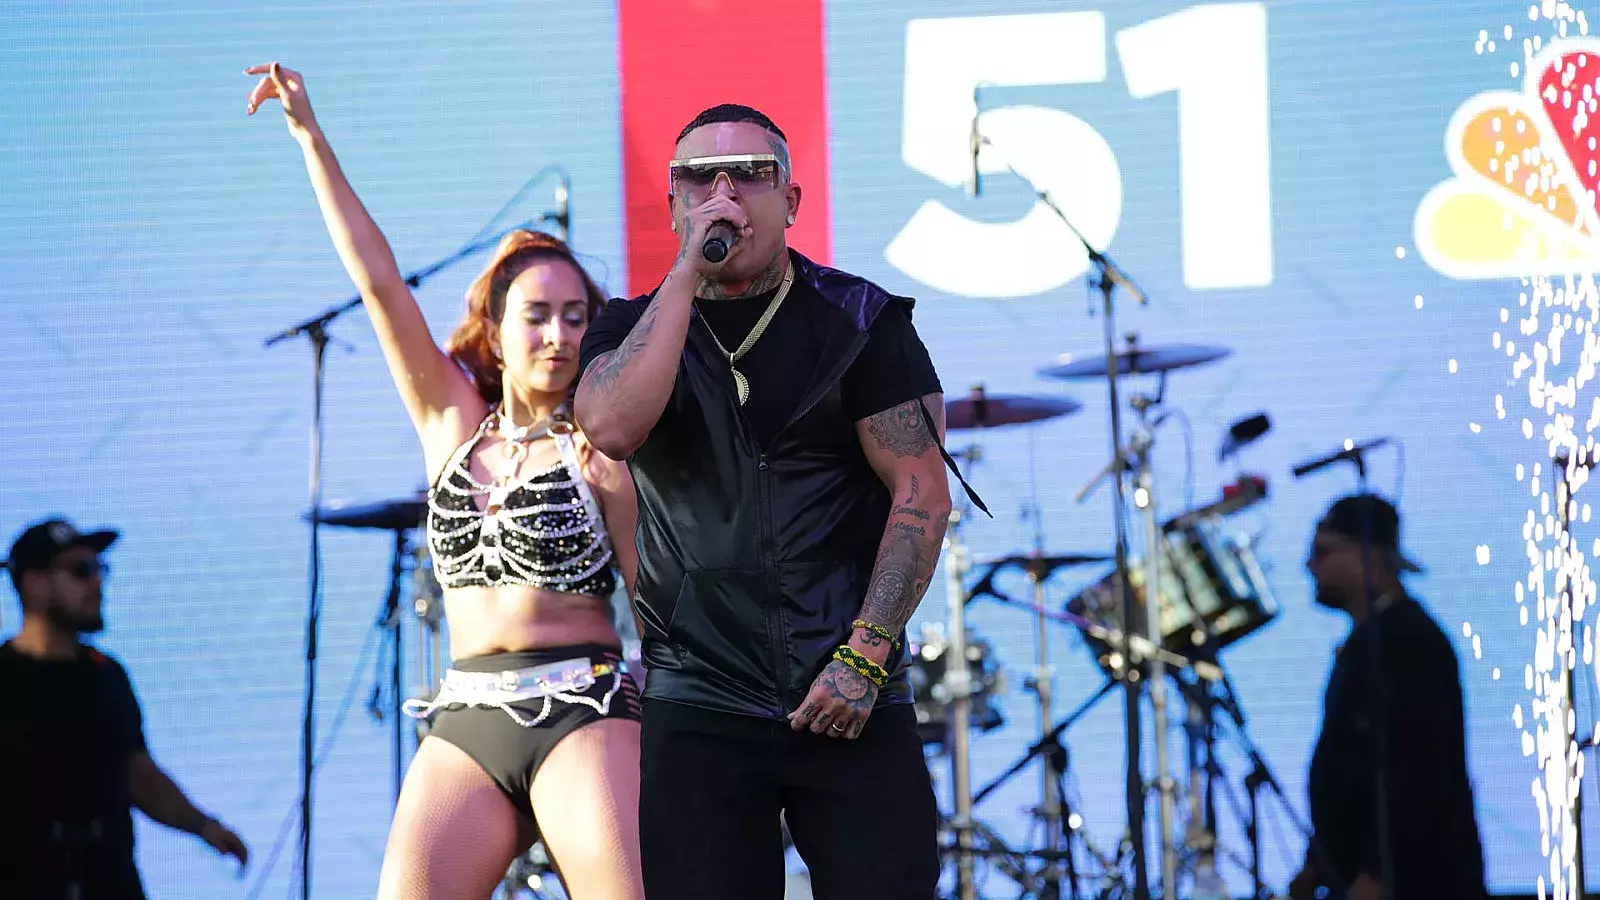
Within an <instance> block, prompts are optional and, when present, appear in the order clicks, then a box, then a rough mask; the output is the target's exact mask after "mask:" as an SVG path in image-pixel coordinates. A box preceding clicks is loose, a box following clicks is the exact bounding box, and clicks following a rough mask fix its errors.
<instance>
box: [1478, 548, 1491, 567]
mask: <svg viewBox="0 0 1600 900" xmlns="http://www.w3.org/2000/svg"><path fill="white" fill-rule="evenodd" d="M1488 564H1489V545H1488V544H1479V545H1478V565H1480V566H1487V565H1488Z"/></svg>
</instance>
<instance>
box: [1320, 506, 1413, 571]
mask: <svg viewBox="0 0 1600 900" xmlns="http://www.w3.org/2000/svg"><path fill="white" fill-rule="evenodd" d="M1369 518H1370V522H1371V526H1370V527H1371V528H1372V532H1371V534H1372V549H1373V550H1376V551H1378V552H1381V553H1387V554H1389V558H1390V559H1391V560H1393V561H1394V564H1395V566H1396V567H1397V568H1399V569H1400V570H1401V571H1404V572H1421V571H1422V567H1421V566H1419V565H1417V564H1416V563H1414V562H1412V561H1411V560H1410V559H1408V558H1406V555H1405V554H1403V553H1401V552H1400V511H1399V510H1397V509H1395V508H1394V504H1393V503H1390V502H1389V501H1387V500H1385V499H1383V498H1382V497H1379V496H1377V495H1376V494H1353V495H1351V496H1349V497H1342V498H1340V499H1339V500H1337V501H1335V502H1334V504H1333V506H1331V507H1329V508H1328V513H1327V515H1325V516H1323V517H1322V521H1320V522H1318V523H1317V527H1318V528H1321V529H1325V530H1327V531H1331V532H1333V533H1335V534H1337V535H1339V536H1340V537H1343V538H1347V539H1349V540H1352V541H1355V542H1357V543H1359V542H1360V541H1361V538H1362V535H1363V534H1364V533H1365V531H1364V530H1365V528H1366V527H1368V526H1367V522H1368V520H1369Z"/></svg>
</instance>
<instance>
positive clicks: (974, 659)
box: [906, 622, 1006, 747]
mask: <svg viewBox="0 0 1600 900" xmlns="http://www.w3.org/2000/svg"><path fill="white" fill-rule="evenodd" d="M906 650H907V654H906V663H907V664H908V665H909V666H910V671H909V673H908V677H909V679H910V681H911V690H912V697H913V707H914V709H915V710H916V713H917V733H918V734H920V735H921V736H922V742H923V743H924V744H928V745H938V746H940V747H943V746H944V744H945V741H946V739H947V738H948V737H949V731H950V723H949V715H948V709H949V703H950V690H949V688H948V687H947V686H946V685H945V683H944V678H945V672H946V670H947V668H948V667H949V664H950V656H949V651H950V641H949V639H948V638H947V637H946V636H945V631H944V626H943V625H942V624H941V623H932V622H930V623H927V624H924V625H923V626H922V640H921V641H910V642H908V644H907V646H906ZM967 673H968V678H970V679H971V685H972V696H971V697H970V700H971V704H972V705H971V723H972V727H973V728H975V729H977V730H979V731H993V730H994V729H996V728H999V727H1000V726H1001V725H1004V724H1005V721H1006V720H1005V715H1004V714H1002V713H1001V711H1000V708H999V707H998V706H996V705H995V704H994V703H993V702H992V701H993V699H994V697H995V696H996V695H998V694H1000V693H1003V692H1004V690H1005V679H1004V676H1003V675H1002V673H1001V671H1000V665H999V662H998V660H996V658H995V656H994V654H993V651H992V649H991V648H990V646H989V642H988V641H986V640H983V639H982V638H978V637H975V636H973V634H972V632H971V630H970V629H969V630H968V632H967Z"/></svg>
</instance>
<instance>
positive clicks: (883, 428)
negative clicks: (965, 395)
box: [850, 394, 950, 663]
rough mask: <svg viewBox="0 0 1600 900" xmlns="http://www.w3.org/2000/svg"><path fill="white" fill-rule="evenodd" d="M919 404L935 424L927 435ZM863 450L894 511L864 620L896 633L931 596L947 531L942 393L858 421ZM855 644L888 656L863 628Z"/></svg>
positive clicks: (884, 645)
mask: <svg viewBox="0 0 1600 900" xmlns="http://www.w3.org/2000/svg"><path fill="white" fill-rule="evenodd" d="M918 403H921V404H922V405H923V406H924V407H925V408H926V409H927V410H928V412H929V414H930V415H931V416H932V418H933V422H934V424H935V425H937V426H938V429H939V433H938V434H937V435H932V434H929V433H928V427H927V424H926V423H925V422H924V421H923V418H922V412H921V410H918V409H917V404H918ZM856 433H857V435H859V436H860V438H861V447H862V449H863V450H865V451H866V454H867V462H869V463H871V464H872V468H873V470H874V471H876V472H877V473H878V478H880V479H881V480H882V481H883V483H884V484H885V485H887V486H888V488H889V490H890V491H892V492H893V494H892V496H893V500H894V505H893V507H891V509H890V512H889V521H888V522H887V523H886V525H885V526H884V530H883V542H882V543H880V544H879V545H878V561H877V563H876V564H875V565H874V567H873V571H872V582H871V586H870V587H869V588H868V589H867V597H866V601H865V602H864V603H862V605H861V618H862V619H864V620H866V621H868V622H871V623H872V624H874V625H881V626H882V627H884V628H886V629H888V631H889V632H891V633H893V634H899V633H900V631H901V630H902V629H904V628H905V627H906V623H907V622H909V621H910V620H911V614H912V613H913V612H916V609H917V604H919V603H921V602H922V595H923V594H924V593H926V592H927V590H928V582H929V581H930V580H932V578H933V571H934V567H935V565H937V563H938V561H939V547H940V545H941V544H943V543H944V533H945V529H946V528H948V527H949V525H950V483H949V482H948V481H946V480H945V477H944V458H943V457H942V456H940V455H939V445H940V444H942V443H943V442H944V395H943V394H929V395H927V396H926V397H922V398H920V399H919V400H911V401H909V402H906V403H902V404H900V405H899V406H896V407H893V408H891V409H887V410H884V411H883V412H881V413H878V414H877V415H875V416H871V417H870V418H867V419H863V420H862V421H860V422H857V423H856ZM850 643H851V646H853V647H855V648H856V649H857V650H859V651H860V652H861V653H862V654H864V655H866V656H867V657H869V658H870V659H872V660H873V661H875V662H879V663H881V662H882V661H883V659H884V658H885V657H887V656H888V655H889V642H888V641H886V640H883V639H882V638H880V637H878V636H876V635H874V634H872V633H871V632H867V631H866V630H865V629H861V628H858V629H856V631H855V633H854V634H852V635H851V637H850Z"/></svg>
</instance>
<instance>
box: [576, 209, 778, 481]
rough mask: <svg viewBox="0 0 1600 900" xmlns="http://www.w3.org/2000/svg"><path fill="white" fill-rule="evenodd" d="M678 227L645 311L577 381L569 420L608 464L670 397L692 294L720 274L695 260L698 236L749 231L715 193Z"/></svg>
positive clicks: (646, 431)
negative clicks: (717, 225)
mask: <svg viewBox="0 0 1600 900" xmlns="http://www.w3.org/2000/svg"><path fill="white" fill-rule="evenodd" d="M686 220H687V224H686V225H685V227H683V228H682V229H680V233H681V234H682V236H683V239H682V242H681V243H680V244H679V247H678V258H677V260H676V261H675V262H674V263H673V264H672V271H671V272H669V273H667V277H666V280H665V281H663V282H662V283H661V286H660V287H659V288H657V289H656V293H655V297H654V298H653V299H652V300H651V301H650V306H649V308H647V309H646V310H645V312H644V315H643V316H642V317H641V318H640V319H639V321H638V322H637V323H636V324H635V325H634V326H633V330H632V331H630V332H628V336H627V338H626V339H625V340H623V342H622V344H621V346H619V347H617V349H615V350H612V351H610V352H607V353H602V354H600V355H599V356H596V357H595V358H594V360H593V361H592V362H590V363H589V366H588V368H587V369H585V370H584V372H583V374H582V375H581V376H580V377H581V379H582V380H581V381H580V382H579V383H578V395H577V397H576V399H575V400H574V401H573V414H574V415H575V416H576V417H577V419H578V424H579V425H581V426H582V427H583V433H584V434H585V435H586V436H587V437H588V439H589V441H590V442H591V443H593V444H594V446H595V447H596V448H598V449H599V450H600V452H601V453H604V454H605V455H606V456H609V457H611V458H612V459H616V460H624V459H627V458H628V457H630V456H632V455H633V453H634V451H636V450H638V449H639V447H640V446H641V445H643V444H644V441H645V438H647V437H649V436H650V430H651V429H653V428H655V427H656V422H657V421H659V420H660V419H661V412H662V410H664V409H666V408H667V399H668V398H669V397H671V396H672V386H673V383H674V382H676V381H677V378H678V359H679V357H680V356H681V355H682V353H683V340H684V337H685V336H687V335H688V333H689V310H690V307H691V306H692V305H693V303H694V295H695V291H696V289H698V288H699V286H700V283H701V282H702V281H704V280H705V279H707V278H710V277H711V276H712V275H714V274H715V273H716V271H717V269H719V268H721V264H720V263H709V262H706V261H705V260H704V259H702V258H701V255H700V249H699V248H700V247H701V246H702V245H704V244H705V240H706V232H707V231H708V230H710V228H711V225H712V223H713V222H716V221H718V220H721V221H726V222H729V223H732V224H733V225H734V227H736V228H740V229H748V227H749V219H748V218H747V217H746V216H745V214H744V210H742V209H740V208H739V204H737V203H735V202H734V201H733V200H732V199H730V198H728V197H726V196H724V195H722V194H717V195H716V196H713V197H712V198H711V199H710V200H707V201H706V202H705V203H704V204H702V205H701V206H699V207H697V208H695V209H691V210H689V211H688V212H687V213H686Z"/></svg>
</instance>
